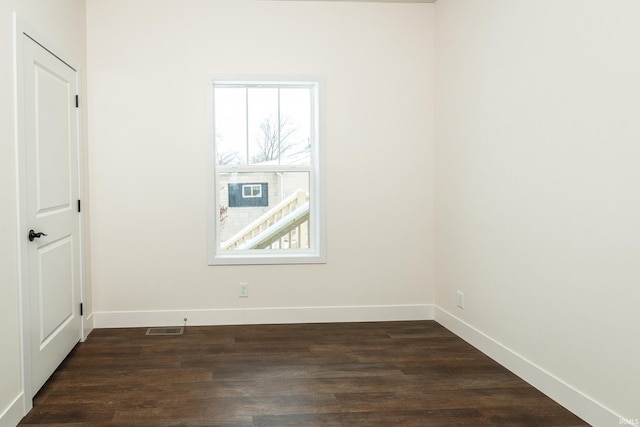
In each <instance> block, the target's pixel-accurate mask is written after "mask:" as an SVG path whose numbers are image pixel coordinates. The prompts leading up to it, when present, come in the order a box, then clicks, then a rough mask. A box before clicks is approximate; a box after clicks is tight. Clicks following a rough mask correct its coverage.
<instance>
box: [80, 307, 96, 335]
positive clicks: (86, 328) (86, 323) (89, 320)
mask: <svg viewBox="0 0 640 427" xmlns="http://www.w3.org/2000/svg"><path fill="white" fill-rule="evenodd" d="M93 320H94V317H93V313H91V314H89V315H88V316H87V317H86V318H85V319H84V320H83V322H82V341H84V340H86V339H87V337H88V336H89V334H90V333H91V331H93V328H94V327H95V326H94V322H93Z"/></svg>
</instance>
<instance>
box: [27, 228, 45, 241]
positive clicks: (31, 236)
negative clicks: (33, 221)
mask: <svg viewBox="0 0 640 427" xmlns="http://www.w3.org/2000/svg"><path fill="white" fill-rule="evenodd" d="M42 236H46V234H44V233H35V232H34V231H33V230H29V241H30V242H33V239H39V238H40V237H42Z"/></svg>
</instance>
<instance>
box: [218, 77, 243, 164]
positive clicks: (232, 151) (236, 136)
mask: <svg viewBox="0 0 640 427" xmlns="http://www.w3.org/2000/svg"><path fill="white" fill-rule="evenodd" d="M214 101H215V104H214V108H215V132H216V135H215V140H216V142H215V145H216V164H218V165H237V164H247V108H246V89H245V88H215V92H214Z"/></svg>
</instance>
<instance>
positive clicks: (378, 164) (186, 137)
mask: <svg viewBox="0 0 640 427" xmlns="http://www.w3.org/2000/svg"><path fill="white" fill-rule="evenodd" d="M432 12H433V5H427V4H382V3H321V2H317V3H316V2H301V3H296V2H256V1H253V2H247V1H226V2H224V1H204V0H188V1H180V2H177V1H169V0H135V1H131V0H88V2H87V28H88V52H89V56H88V66H89V75H90V82H89V95H90V100H89V104H90V111H91V116H90V119H89V129H90V169H91V172H90V173H91V195H92V255H93V265H92V268H93V286H94V299H95V312H96V322H97V323H96V324H97V326H109V325H111V326H113V325H118V324H122V325H133V324H144V323H147V324H148V323H166V322H169V323H182V314H183V313H186V314H188V315H189V323H211V322H220V323H225V322H232V323H233V322H253V321H284V320H296V321H311V320H346V319H351V320H358V319H361V318H367V317H371V316H382V315H384V313H386V315H388V316H389V317H403V316H404V317H416V316H417V317H424V316H428V315H429V313H428V308H429V305H430V304H431V303H432V302H433V265H432V262H431V260H432V259H433V236H432V234H433V233H432V230H433V123H432V122H433V120H432V117H433V91H432V85H433V74H432V71H433V49H432V48H433V43H432V39H433V26H432V18H433V16H432ZM214 73H222V74H227V73H242V74H252V73H257V74H278V73H284V74H287V75H291V74H312V75H324V76H325V78H326V92H325V95H326V105H327V108H326V136H325V141H326V144H327V153H328V161H327V170H328V173H327V194H328V197H327V199H328V260H329V262H328V263H327V264H326V265H304V266H215V267H213V266H207V248H206V242H207V239H206V232H207V227H206V224H207V210H206V209H207V199H206V197H207V190H206V186H207V159H206V156H207V144H208V143H209V141H208V140H207V124H208V121H207V116H206V96H207V90H208V86H207V82H208V78H209V76H211V75H212V74H214ZM398 205H399V206H398ZM408 206H411V207H412V209H407V207H408ZM425 260H426V261H425ZM241 281H248V282H249V284H250V296H249V298H248V299H240V298H238V292H239V288H238V286H237V284H238V282H241ZM351 306H357V307H360V308H361V309H362V310H361V311H358V310H350V309H344V310H342V309H341V308H345V307H351ZM378 306H386V308H380V307H378ZM404 306H410V307H404ZM304 307H334V308H336V310H334V311H332V310H328V311H323V310H322V309H321V310H316V311H313V313H315V314H311V311H309V310H304V309H303V310H301V311H299V312H296V313H297V314H295V315H294V316H293V317H291V318H286V316H287V314H286V313H288V312H289V311H288V310H283V311H278V310H275V311H260V310H261V309H268V308H288V309H295V308H304ZM245 309H256V310H252V311H251V310H246V311H243V310H245ZM387 309H388V310H387ZM172 310H176V311H172ZM197 310H202V312H198V311H197ZM216 310H228V311H216ZM164 311H169V312H168V313H164ZM294 311H295V310H294ZM126 312H132V313H126ZM252 313H253V314H252ZM256 313H258V314H256ZM268 313H276V314H274V315H270V314H268ZM416 313H417V314H416ZM198 315H201V316H203V317H197V316H198ZM123 316H124V317H123ZM194 316H195V317H194ZM216 316H219V317H216ZM256 316H257V317H256ZM283 316H284V317H283ZM118 319H120V320H118ZM119 322H120V323H119Z"/></svg>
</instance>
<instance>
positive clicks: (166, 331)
mask: <svg viewBox="0 0 640 427" xmlns="http://www.w3.org/2000/svg"><path fill="white" fill-rule="evenodd" d="M183 332H184V327H183V326H180V327H176V328H149V329H147V333H146V335H182V333H183Z"/></svg>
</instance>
